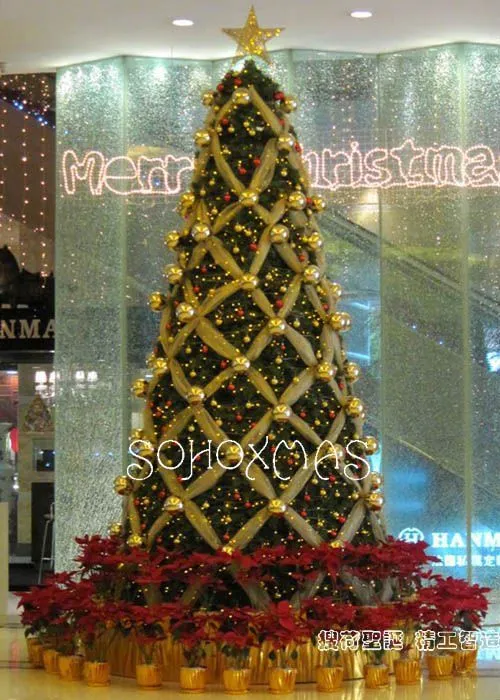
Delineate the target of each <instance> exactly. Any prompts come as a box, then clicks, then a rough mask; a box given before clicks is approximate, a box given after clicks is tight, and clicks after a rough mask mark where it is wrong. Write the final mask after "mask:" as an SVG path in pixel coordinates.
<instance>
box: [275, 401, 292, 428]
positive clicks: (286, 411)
mask: <svg viewBox="0 0 500 700" xmlns="http://www.w3.org/2000/svg"><path fill="white" fill-rule="evenodd" d="M291 415H292V409H291V408H290V406H287V405H286V404H284V403H279V404H278V405H277V406H275V407H274V408H273V418H274V420H275V421H276V423H286V422H287V421H289V420H290V418H291Z"/></svg>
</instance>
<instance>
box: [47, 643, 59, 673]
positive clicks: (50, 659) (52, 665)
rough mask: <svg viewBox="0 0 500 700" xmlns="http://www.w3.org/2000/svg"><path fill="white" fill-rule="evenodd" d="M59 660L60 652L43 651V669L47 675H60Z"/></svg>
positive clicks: (53, 650) (52, 650)
mask: <svg viewBox="0 0 500 700" xmlns="http://www.w3.org/2000/svg"><path fill="white" fill-rule="evenodd" d="M58 658H59V652H57V651H56V650H55V649H44V650H43V667H44V668H45V670H46V671H47V673H59V665H58Z"/></svg>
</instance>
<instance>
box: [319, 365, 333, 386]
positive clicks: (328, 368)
mask: <svg viewBox="0 0 500 700" xmlns="http://www.w3.org/2000/svg"><path fill="white" fill-rule="evenodd" d="M334 377H335V367H334V366H333V365H331V364H330V363H329V362H320V364H319V365H318V366H317V367H316V378H317V379H320V380H321V381H322V382H330V381H331V380H332V379H333V378H334Z"/></svg>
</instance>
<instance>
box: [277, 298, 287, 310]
mask: <svg viewBox="0 0 500 700" xmlns="http://www.w3.org/2000/svg"><path fill="white" fill-rule="evenodd" d="M284 304H285V302H284V301H283V299H276V301H275V302H274V305H275V307H276V308H277V309H282V308H283V306H284Z"/></svg>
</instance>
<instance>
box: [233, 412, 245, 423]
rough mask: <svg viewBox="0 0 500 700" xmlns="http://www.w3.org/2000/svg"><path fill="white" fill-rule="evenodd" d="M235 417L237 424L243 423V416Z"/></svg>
mask: <svg viewBox="0 0 500 700" xmlns="http://www.w3.org/2000/svg"><path fill="white" fill-rule="evenodd" d="M235 417H236V422H237V423H241V421H242V420H243V416H242V415H240V414H239V413H238V414H237V415H236V416H235Z"/></svg>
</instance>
